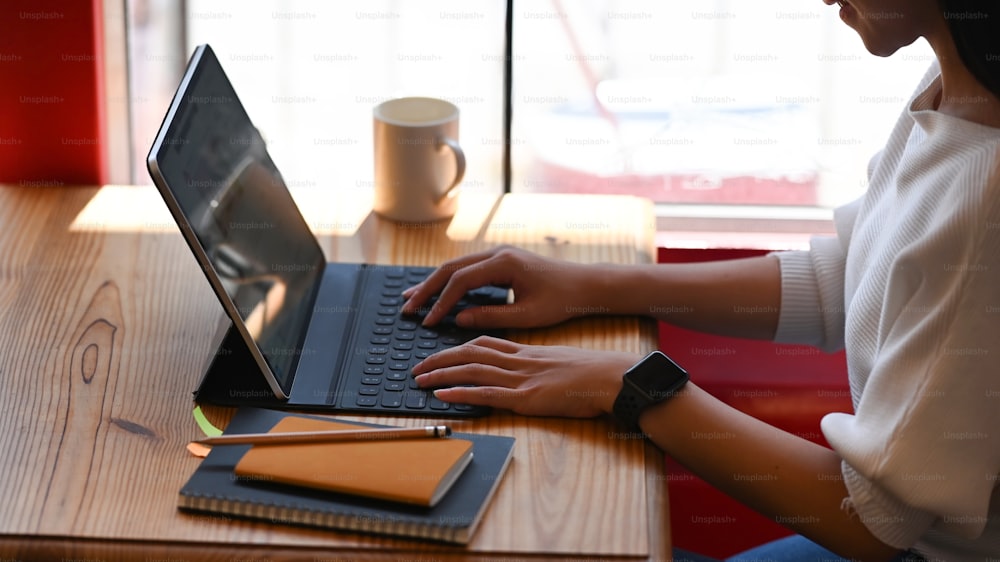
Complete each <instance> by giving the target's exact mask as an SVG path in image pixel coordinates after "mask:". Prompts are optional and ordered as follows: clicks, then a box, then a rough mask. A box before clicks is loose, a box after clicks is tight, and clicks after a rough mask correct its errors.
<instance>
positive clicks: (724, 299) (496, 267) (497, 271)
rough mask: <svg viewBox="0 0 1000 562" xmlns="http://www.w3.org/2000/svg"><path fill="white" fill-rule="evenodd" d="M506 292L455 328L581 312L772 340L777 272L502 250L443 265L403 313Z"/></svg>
mask: <svg viewBox="0 0 1000 562" xmlns="http://www.w3.org/2000/svg"><path fill="white" fill-rule="evenodd" d="M489 284H494V285H499V286H503V287H510V288H512V289H513V291H514V302H513V303H511V304H509V305H505V306H486V307H478V308H471V309H468V310H466V311H463V312H462V313H460V314H459V315H458V317H457V321H458V322H459V324H461V325H463V326H468V327H477V328H528V327H537V326H547V325H551V324H556V323H558V322H562V321H563V320H567V319H569V318H573V317H575V316H583V315H585V314H615V315H641V316H652V317H654V318H657V319H660V320H663V321H665V322H670V323H672V324H676V325H678V326H682V327H686V328H691V329H695V330H702V331H706V332H710V333H715V334H725V335H732V336H742V337H749V338H758V339H770V338H772V337H773V336H774V332H775V327H776V326H777V324H778V307H779V305H780V300H781V296H780V293H781V273H780V270H779V266H778V260H777V258H775V257H774V256H763V257H758V258H747V259H741V260H729V261H720V262H710V263H692V264H659V265H641V266H636V265H628V266H619V265H609V264H579V263H571V262H566V261H562V260H556V259H553V258H547V257H544V256H540V255H538V254H533V253H531V252H527V251H525V250H520V249H517V248H510V247H501V248H495V249H493V250H488V251H485V252H480V253H476V254H469V255H467V256H463V257H461V258H458V259H455V260H452V261H449V262H447V263H445V264H443V265H442V266H441V267H440V268H438V269H437V270H436V271H434V272H433V273H432V274H431V275H430V276H429V277H428V278H427V279H426V280H425V281H424V282H423V283H420V284H419V285H416V286H414V287H412V288H410V289H408V290H407V291H405V292H404V293H403V294H404V296H405V297H406V298H407V299H408V300H407V302H406V304H405V305H404V306H403V312H404V313H413V312H416V311H417V310H419V309H420V308H421V307H424V306H426V304H427V303H428V302H429V300H430V298H431V297H432V296H433V295H438V294H439V295H440V298H439V299H438V301H437V303H436V304H435V305H434V306H433V307H432V308H431V309H430V312H429V313H428V315H427V317H426V321H425V323H427V324H428V325H432V324H434V323H436V322H438V321H440V320H441V319H442V318H443V317H444V316H445V315H446V314H447V312H448V311H449V310H450V309H451V308H452V307H453V306H454V305H455V304H456V303H457V302H458V301H459V299H460V298H462V296H463V295H465V293H466V292H468V291H470V290H473V289H476V288H479V287H482V286H484V285H489Z"/></svg>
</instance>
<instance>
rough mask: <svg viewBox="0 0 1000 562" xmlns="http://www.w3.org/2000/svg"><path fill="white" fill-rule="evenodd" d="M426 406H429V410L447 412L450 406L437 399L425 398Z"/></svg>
mask: <svg viewBox="0 0 1000 562" xmlns="http://www.w3.org/2000/svg"><path fill="white" fill-rule="evenodd" d="M427 402H428V405H430V407H431V410H447V409H448V407H449V406H451V404H449V403H447V402H443V401H441V400H438V399H437V398H435V397H433V396H430V397H428V398H427Z"/></svg>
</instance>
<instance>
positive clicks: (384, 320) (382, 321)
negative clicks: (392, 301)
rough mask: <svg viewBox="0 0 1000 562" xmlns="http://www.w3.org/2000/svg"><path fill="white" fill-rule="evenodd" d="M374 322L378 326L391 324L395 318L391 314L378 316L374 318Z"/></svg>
mask: <svg viewBox="0 0 1000 562" xmlns="http://www.w3.org/2000/svg"><path fill="white" fill-rule="evenodd" d="M375 323H376V324H378V325H379V326H392V325H394V324H395V323H396V319H395V318H394V317H392V316H379V317H378V318H376V319H375Z"/></svg>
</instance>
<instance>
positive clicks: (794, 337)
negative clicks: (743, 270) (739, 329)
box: [775, 64, 1000, 562]
mask: <svg viewBox="0 0 1000 562" xmlns="http://www.w3.org/2000/svg"><path fill="white" fill-rule="evenodd" d="M940 93H941V78H940V70H939V67H938V65H937V64H935V65H933V66H932V68H931V70H930V72H928V74H927V76H926V77H925V78H924V80H923V81H922V82H921V84H920V86H919V88H918V90H917V93H916V95H915V96H914V98H913V100H912V101H911V104H910V106H909V108H908V110H907V111H904V112H903V114H902V115H901V116H900V119H899V121H898V122H897V124H896V126H895V128H894V129H893V131H892V134H891V136H890V138H889V141H888V143H887V144H886V147H885V149H884V150H883V151H882V152H881V153H880V154H878V155H876V157H875V158H873V159H872V163H871V165H870V166H869V180H870V181H869V189H868V193H867V194H865V196H864V197H863V198H861V199H860V200H858V201H855V202H854V203H851V204H849V205H846V206H845V207H842V208H840V209H838V210H837V211H836V213H835V215H834V221H835V223H836V228H837V237H836V238H816V239H814V240H812V242H811V244H810V250H809V251H802V252H783V253H779V254H777V255H778V258H779V260H780V263H781V283H782V289H781V313H780V320H779V326H778V332H777V335H776V337H775V339H776V340H777V341H782V342H795V343H808V344H813V345H816V346H819V347H821V348H824V349H827V350H835V349H839V348H841V347H843V348H846V352H847V367H848V377H849V380H850V387H851V397H852V399H853V402H854V411H855V413H854V414H853V415H849V414H842V413H833V414H829V415H827V416H826V417H824V418H823V421H822V430H823V434H824V435H825V437H826V438H827V440H828V441H829V442H830V444H831V446H832V447H833V448H834V449H835V450H836V451H837V453H839V454H840V456H841V457H842V458H843V464H842V469H843V477H844V482H845V484H846V485H847V489H848V492H849V494H850V497H849V498H847V499H845V502H844V506H845V509H849V510H851V511H852V512H854V513H856V515H857V516H858V517H860V519H861V521H862V522H864V524H865V526H866V527H868V529H869V530H871V531H872V533H874V534H875V536H877V537H878V538H879V539H881V540H882V541H884V542H885V543H887V544H889V545H892V546H895V547H899V548H914V549H915V550H916V551H918V552H920V553H922V554H924V556H926V557H927V558H928V559H929V560H962V561H965V560H992V561H994V562H996V561H1000V485H998V484H1000V476H998V475H1000V158H998V150H1000V129H993V128H990V127H985V126H982V125H978V124H975V123H971V122H968V121H964V120H961V119H957V118H954V117H950V116H948V115H945V114H942V113H940V112H938V111H935V110H934V107H935V106H934V103H935V101H934V100H935V98H936V96H938V95H939V94H940ZM959 101H966V102H969V103H974V102H975V101H976V100H975V99H972V100H959Z"/></svg>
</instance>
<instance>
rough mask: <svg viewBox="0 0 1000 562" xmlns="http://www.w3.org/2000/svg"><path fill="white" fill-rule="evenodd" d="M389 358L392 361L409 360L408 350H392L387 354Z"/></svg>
mask: <svg viewBox="0 0 1000 562" xmlns="http://www.w3.org/2000/svg"><path fill="white" fill-rule="evenodd" d="M389 359H392V360H394V361H409V360H410V352H409V351H393V352H392V353H391V354H390V355H389Z"/></svg>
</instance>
